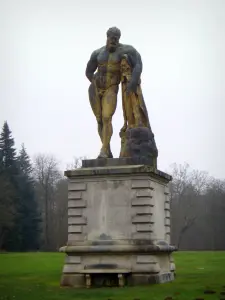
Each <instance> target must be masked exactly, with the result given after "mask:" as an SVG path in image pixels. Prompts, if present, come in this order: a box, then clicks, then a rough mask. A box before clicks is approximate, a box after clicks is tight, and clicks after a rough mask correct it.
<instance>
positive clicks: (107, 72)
mask: <svg viewBox="0 0 225 300" xmlns="http://www.w3.org/2000/svg"><path fill="white" fill-rule="evenodd" d="M97 61H98V70H97V73H96V85H97V87H98V88H101V89H107V88H109V87H110V86H112V85H118V84H119V83H120V61H121V57H120V53H119V51H118V50H116V51H115V52H113V53H109V52H108V51H107V50H106V48H105V47H103V48H101V49H100V50H99V53H98V56H97Z"/></svg>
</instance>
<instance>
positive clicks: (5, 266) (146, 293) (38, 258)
mask: <svg viewBox="0 0 225 300" xmlns="http://www.w3.org/2000/svg"><path fill="white" fill-rule="evenodd" d="M174 257H175V262H176V266H177V277H176V280H175V281H174V282H172V283H166V284H161V285H152V286H148V287H129V288H128V287H125V288H98V289H88V290H87V289H70V288H60V287H59V281H60V276H61V271H62V267H63V262H64V256H63V254H59V253H24V254H23V253H18V254H0V299H1V300H3V299H4V300H11V299H14V300H16V299H20V300H28V299H29V300H37V299H38V300H39V299H40V300H42V299H52V300H53V299H54V300H58V299H63V300H68V299H87V300H97V299H99V300H101V299H105V300H107V299H111V300H114V299H118V300H120V299H121V300H123V299H124V300H128V299H130V300H133V299H136V300H138V299H140V300H155V299H162V300H164V299H166V298H167V300H172V299H174V300H176V299H177V300H179V299H188V300H191V299H193V300H194V299H208V300H212V299H217V300H220V299H224V300H225V252H177V253H175V254H174ZM205 290H213V291H215V292H216V293H215V294H204V291H205ZM221 292H222V293H221ZM223 294H224V295H223Z"/></svg>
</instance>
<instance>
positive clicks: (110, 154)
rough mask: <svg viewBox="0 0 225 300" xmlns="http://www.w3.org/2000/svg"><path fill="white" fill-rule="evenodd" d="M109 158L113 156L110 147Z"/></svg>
mask: <svg viewBox="0 0 225 300" xmlns="http://www.w3.org/2000/svg"><path fill="white" fill-rule="evenodd" d="M109 158H113V154H112V151H111V149H110V148H109Z"/></svg>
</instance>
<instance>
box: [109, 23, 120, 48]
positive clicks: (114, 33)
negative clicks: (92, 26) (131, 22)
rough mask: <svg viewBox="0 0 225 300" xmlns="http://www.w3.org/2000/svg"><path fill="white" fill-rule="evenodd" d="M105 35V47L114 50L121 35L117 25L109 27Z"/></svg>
mask: <svg viewBox="0 0 225 300" xmlns="http://www.w3.org/2000/svg"><path fill="white" fill-rule="evenodd" d="M106 35H107V41H106V47H107V48H108V49H109V51H110V52H114V51H116V48H117V46H118V45H119V40H120V36H121V32H120V30H119V28H117V27H111V28H109V29H108V31H107V33H106Z"/></svg>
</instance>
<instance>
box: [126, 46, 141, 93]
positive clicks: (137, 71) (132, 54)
mask: <svg viewBox="0 0 225 300" xmlns="http://www.w3.org/2000/svg"><path fill="white" fill-rule="evenodd" d="M127 54H128V57H129V59H130V61H131V64H132V76H131V81H130V83H129V84H128V93H130V92H136V90H137V86H138V84H139V81H140V77H141V73H142V68H143V66H142V59H141V55H140V53H138V51H137V50H136V49H134V48H133V47H131V46H130V47H129V48H128V51H127Z"/></svg>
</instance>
